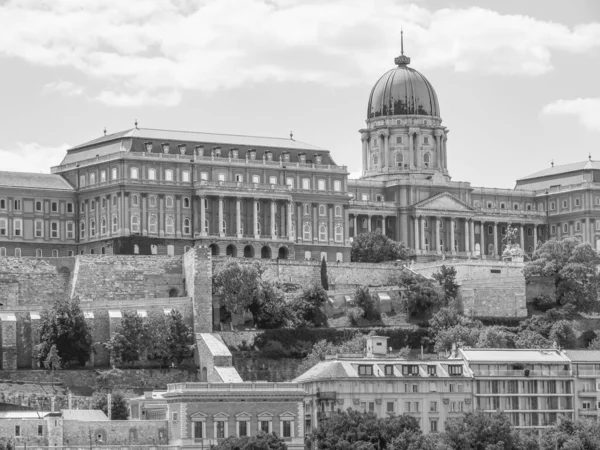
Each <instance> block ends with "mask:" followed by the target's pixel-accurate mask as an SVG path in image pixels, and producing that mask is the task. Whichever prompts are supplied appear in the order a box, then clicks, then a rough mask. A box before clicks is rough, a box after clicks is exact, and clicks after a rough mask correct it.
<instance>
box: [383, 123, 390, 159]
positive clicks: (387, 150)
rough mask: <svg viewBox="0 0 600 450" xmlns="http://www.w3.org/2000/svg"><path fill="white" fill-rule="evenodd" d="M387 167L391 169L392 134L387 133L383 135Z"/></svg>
mask: <svg viewBox="0 0 600 450" xmlns="http://www.w3.org/2000/svg"><path fill="white" fill-rule="evenodd" d="M383 143H384V150H383V152H384V156H385V167H390V133H389V131H387V132H386V133H385V134H384V135H383Z"/></svg>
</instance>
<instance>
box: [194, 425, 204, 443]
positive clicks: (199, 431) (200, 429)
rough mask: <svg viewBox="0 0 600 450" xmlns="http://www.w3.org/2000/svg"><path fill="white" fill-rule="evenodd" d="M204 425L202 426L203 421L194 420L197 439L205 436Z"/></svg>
mask: <svg viewBox="0 0 600 450" xmlns="http://www.w3.org/2000/svg"><path fill="white" fill-rule="evenodd" d="M203 428H204V427H203V426H202V422H194V438H195V439H202V438H203V437H204V434H203V433H202V432H203V431H204V430H203Z"/></svg>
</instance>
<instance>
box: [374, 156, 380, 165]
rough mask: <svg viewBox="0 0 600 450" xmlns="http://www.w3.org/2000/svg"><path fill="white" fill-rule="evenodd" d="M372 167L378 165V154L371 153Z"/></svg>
mask: <svg viewBox="0 0 600 450" xmlns="http://www.w3.org/2000/svg"><path fill="white" fill-rule="evenodd" d="M373 167H375V168H377V167H379V156H377V155H373Z"/></svg>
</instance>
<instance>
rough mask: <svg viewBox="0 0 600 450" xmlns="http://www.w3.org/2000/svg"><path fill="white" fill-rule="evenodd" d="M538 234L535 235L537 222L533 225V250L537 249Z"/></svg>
mask: <svg viewBox="0 0 600 450" xmlns="http://www.w3.org/2000/svg"><path fill="white" fill-rule="evenodd" d="M537 243H538V235H537V224H534V225H533V251H536V250H537Z"/></svg>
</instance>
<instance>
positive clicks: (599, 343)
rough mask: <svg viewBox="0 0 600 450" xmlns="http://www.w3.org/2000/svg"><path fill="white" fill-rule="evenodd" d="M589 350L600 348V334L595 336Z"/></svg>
mask: <svg viewBox="0 0 600 450" xmlns="http://www.w3.org/2000/svg"><path fill="white" fill-rule="evenodd" d="M588 350H600V336H598V337H596V338H594V339H593V340H592V341H591V342H590V344H589V345H588Z"/></svg>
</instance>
